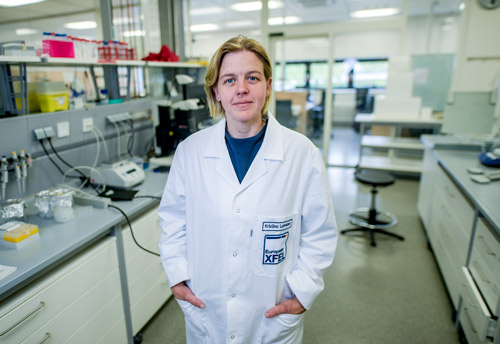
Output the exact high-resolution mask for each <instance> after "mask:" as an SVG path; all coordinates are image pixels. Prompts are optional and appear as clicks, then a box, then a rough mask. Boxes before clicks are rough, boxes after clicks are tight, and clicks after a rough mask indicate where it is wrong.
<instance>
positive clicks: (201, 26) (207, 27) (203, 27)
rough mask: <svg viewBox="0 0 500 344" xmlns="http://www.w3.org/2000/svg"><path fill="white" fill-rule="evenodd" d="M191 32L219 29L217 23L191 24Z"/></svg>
mask: <svg viewBox="0 0 500 344" xmlns="http://www.w3.org/2000/svg"><path fill="white" fill-rule="evenodd" d="M190 29H191V32H204V31H215V30H218V29H219V25H217V24H211V23H209V24H197V25H191V27H190Z"/></svg>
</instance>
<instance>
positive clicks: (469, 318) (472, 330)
mask: <svg viewBox="0 0 500 344" xmlns="http://www.w3.org/2000/svg"><path fill="white" fill-rule="evenodd" d="M462 272H463V276H462V277H463V280H462V298H463V303H462V307H461V309H460V318H459V319H460V323H464V324H465V325H466V326H463V327H464V331H466V332H465V335H466V337H467V340H469V341H470V342H478V341H479V342H480V343H482V342H485V341H487V340H488V339H487V336H489V335H491V333H489V331H490V325H491V324H492V322H493V320H492V319H491V314H490V312H489V310H488V307H486V304H485V303H484V301H483V298H482V297H481V294H480V293H479V290H478V289H477V288H476V285H475V284H474V281H473V279H472V276H471V275H470V273H469V270H468V269H467V268H466V267H463V268H462Z"/></svg>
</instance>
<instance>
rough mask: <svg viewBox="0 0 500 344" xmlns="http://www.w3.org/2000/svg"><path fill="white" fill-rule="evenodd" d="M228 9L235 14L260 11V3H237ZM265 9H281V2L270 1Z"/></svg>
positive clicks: (277, 0)
mask: <svg viewBox="0 0 500 344" xmlns="http://www.w3.org/2000/svg"><path fill="white" fill-rule="evenodd" d="M230 7H231V9H233V10H235V11H237V12H251V11H260V10H261V9H262V1H249V2H238V3H235V4H232V5H231V6H230ZM267 7H268V8H269V9H270V10H273V9H275V8H281V7H283V2H282V1H279V0H270V1H269V2H268V3H267Z"/></svg>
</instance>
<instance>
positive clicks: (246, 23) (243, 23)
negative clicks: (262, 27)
mask: <svg viewBox="0 0 500 344" xmlns="http://www.w3.org/2000/svg"><path fill="white" fill-rule="evenodd" d="M255 25H256V23H255V22H254V21H253V20H237V21H230V22H226V23H224V26H225V27H229V28H235V27H248V26H255Z"/></svg>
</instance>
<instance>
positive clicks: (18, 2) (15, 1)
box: [0, 0, 45, 7]
mask: <svg viewBox="0 0 500 344" xmlns="http://www.w3.org/2000/svg"><path fill="white" fill-rule="evenodd" d="M42 1H45V0H0V6H3V7H17V6H24V5H31V4H36V3H38V2H42Z"/></svg>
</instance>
